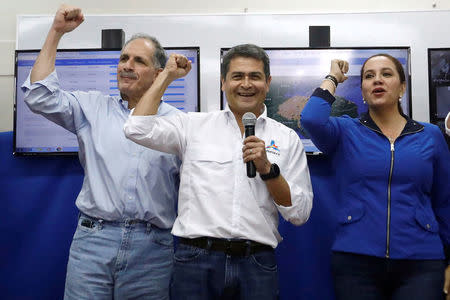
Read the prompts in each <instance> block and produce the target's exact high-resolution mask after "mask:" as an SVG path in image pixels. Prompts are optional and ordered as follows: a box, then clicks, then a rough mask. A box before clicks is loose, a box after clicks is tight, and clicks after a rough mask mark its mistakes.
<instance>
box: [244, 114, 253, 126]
mask: <svg viewBox="0 0 450 300" xmlns="http://www.w3.org/2000/svg"><path fill="white" fill-rule="evenodd" d="M242 123H243V124H244V127H245V126H255V124H256V116H255V114H254V113H252V112H246V113H245V114H244V115H243V116H242Z"/></svg>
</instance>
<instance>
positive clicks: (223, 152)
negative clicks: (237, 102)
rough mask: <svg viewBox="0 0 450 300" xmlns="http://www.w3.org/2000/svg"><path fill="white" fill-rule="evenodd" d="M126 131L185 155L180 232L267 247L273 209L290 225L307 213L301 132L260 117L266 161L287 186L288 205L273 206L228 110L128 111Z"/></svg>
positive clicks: (272, 238)
mask: <svg viewBox="0 0 450 300" xmlns="http://www.w3.org/2000/svg"><path fill="white" fill-rule="evenodd" d="M124 131H125V135H126V136H127V137H128V138H129V139H131V140H133V141H135V142H136V143H138V144H141V145H143V146H146V147H149V148H152V149H155V150H158V151H162V152H167V153H172V154H176V155H178V156H179V157H180V158H181V160H182V166H181V169H180V176H181V178H180V191H179V196H178V217H177V219H176V220H175V224H174V227H173V230H172V233H173V234H174V235H176V236H180V237H185V238H196V237H202V236H207V237H215V238H230V239H249V240H253V241H257V242H260V243H263V244H266V245H270V246H272V247H274V248H275V247H276V246H277V244H278V242H280V241H281V236H280V234H279V233H278V230H277V227H278V212H280V213H281V215H282V216H283V217H284V219H286V220H288V221H290V222H291V223H293V224H295V225H301V224H303V223H305V222H306V221H307V220H308V217H309V214H310V211H311V208H312V198H313V193H312V186H311V180H310V176H309V170H308V166H307V161H306V155H305V151H304V149H303V145H302V142H301V141H300V139H299V137H298V135H297V134H296V133H295V132H294V131H293V130H292V129H290V128H288V127H286V126H285V125H283V124H281V123H279V122H276V121H275V120H272V119H270V118H268V117H267V114H266V110H264V113H263V114H262V115H261V116H260V117H259V118H258V119H257V122H256V126H255V136H257V137H258V138H260V139H262V140H264V142H265V144H266V153H267V157H268V159H269V161H270V162H272V163H276V164H278V166H279V167H280V170H281V174H282V175H283V177H284V178H285V180H286V181H287V183H288V184H289V187H290V193H291V202H292V206H290V207H283V206H279V205H277V204H276V203H275V202H274V200H273V198H272V196H271V195H270V194H269V191H268V189H267V187H266V184H265V182H264V181H263V180H262V179H261V178H260V177H259V174H258V175H257V176H256V177H255V178H248V177H247V174H246V165H245V164H244V162H243V158H242V155H243V154H242V147H243V140H244V137H243V136H242V134H241V131H240V129H239V126H238V124H237V122H236V119H235V117H234V115H233V113H232V112H231V111H230V110H229V109H227V110H224V111H217V112H210V113H188V114H179V115H173V116H164V117H163V116H132V115H130V117H129V118H128V120H127V122H126V123H125V125H124Z"/></svg>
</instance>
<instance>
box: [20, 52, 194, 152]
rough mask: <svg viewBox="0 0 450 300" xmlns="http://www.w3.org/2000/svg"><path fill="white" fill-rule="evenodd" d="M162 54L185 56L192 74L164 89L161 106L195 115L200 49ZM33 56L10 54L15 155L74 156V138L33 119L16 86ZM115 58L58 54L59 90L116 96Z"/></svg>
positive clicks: (113, 54)
mask: <svg viewBox="0 0 450 300" xmlns="http://www.w3.org/2000/svg"><path fill="white" fill-rule="evenodd" d="M166 52H167V54H168V55H169V54H170V53H175V52H176V53H180V54H183V55H185V56H186V57H188V58H189V59H190V60H191V61H192V70H191V72H189V74H188V75H187V76H186V77H184V78H180V79H177V80H175V81H174V82H173V83H172V84H171V85H170V86H169V87H168V88H167V91H166V92H165V94H164V96H163V101H165V102H166V103H168V104H171V105H173V106H175V107H176V108H178V109H180V110H182V111H185V112H194V111H200V74H199V59H200V49H199V47H173V48H166ZM38 54H39V50H16V53H15V105H14V154H15V155H61V154H76V153H77V152H78V141H77V138H76V136H75V134H73V133H71V132H69V131H67V130H65V129H64V128H62V127H60V126H58V125H56V124H54V123H53V122H50V121H48V120H47V119H46V118H44V117H42V116H41V115H38V114H34V113H33V112H31V111H30V109H29V108H28V107H27V105H26V104H25V102H24V93H23V91H22V89H21V86H22V84H23V83H24V81H25V80H26V78H27V76H28V74H29V72H30V70H31V68H32V67H33V65H34V62H35V60H36V58H37V56H38ZM119 56H120V50H103V49H74V50H58V52H57V54H56V71H57V73H58V78H59V80H60V85H61V88H62V89H64V90H67V91H74V90H82V91H91V90H96V91H100V92H102V93H103V94H105V95H111V96H119V90H118V88H117V64H118V62H119Z"/></svg>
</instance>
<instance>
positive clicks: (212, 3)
mask: <svg viewBox="0 0 450 300" xmlns="http://www.w3.org/2000/svg"><path fill="white" fill-rule="evenodd" d="M3 2H5V3H2V7H1V10H0V17H1V18H0V90H1V91H2V93H1V94H0V95H1V96H0V131H9V130H12V127H13V125H12V124H13V122H12V119H13V85H14V64H13V58H14V49H15V45H16V41H15V39H16V16H17V15H42V14H44V15H53V14H54V12H55V11H56V9H57V7H58V6H59V4H60V2H59V1H53V0H47V1H30V0H28V1H24V0H16V1H3ZM70 4H72V5H77V6H80V7H82V8H83V11H84V13H85V14H86V15H87V17H89V15H90V14H91V15H94V14H96V15H98V14H104V15H112V14H141V15H142V14H147V15H151V14H234V13H247V14H250V15H251V14H258V13H264V14H269V13H271V14H272V13H273V14H280V13H281V14H283V13H289V14H299V15H298V18H303V19H308V20H311V22H309V23H308V24H309V25H331V26H332V29H331V30H332V37H331V39H332V41H331V43H332V46H357V45H360V44H359V43H358V40H354V41H351V39H352V30H353V29H354V28H357V27H358V26H356V27H355V26H354V23H352V22H346V21H344V22H343V24H344V26H343V28H344V29H345V30H346V31H348V32H341V34H342V35H343V36H345V39H344V41H338V40H334V39H333V28H336V25H337V24H330V23H329V22H326V20H327V15H326V13H343V14H345V16H346V17H347V16H349V17H350V19H353V18H352V17H353V16H352V15H347V14H348V13H361V12H379V15H380V16H382V17H381V18H380V19H381V20H380V21H377V18H376V15H377V14H375V17H374V15H373V14H369V15H371V16H372V17H371V19H370V24H367V22H366V20H365V19H364V18H361V16H364V15H365V14H356V15H355V17H356V19H358V20H359V21H358V22H360V24H361V25H362V26H364V27H365V28H369V29H370V35H371V36H375V37H376V38H377V40H378V41H377V44H380V41H379V40H382V39H383V32H381V34H378V35H377V34H376V32H377V29H378V28H379V27H382V28H386V27H389V23H390V22H387V24H386V20H389V16H392V18H393V19H392V23H397V21H396V20H395V19H394V18H395V17H396V16H397V15H395V14H394V15H391V14H389V13H386V12H392V11H394V12H415V11H432V12H433V11H436V12H438V11H447V10H450V1H430V0H426V1H425V0H399V1H391V0H379V1H374V2H372V3H367V2H366V3H365V2H363V1H356V0H351V1H329V0H327V1H298V0H279V1H273V0H247V1H230V2H225V1H217V0H197V1H194V0H193V1H185V0H172V1H151V0H131V1H123V0H122V1H116V0H114V1H111V0H110V1H106V0H96V1H92V0H89V1H87V0H83V1H73V2H71V3H70ZM303 14H307V15H303ZM309 14H315V15H317V16H318V19H321V20H322V21H323V22H325V23H322V24H319V23H314V22H315V20H316V19H310V18H309V17H311V16H312V15H309ZM308 15H309V17H308ZM333 16H335V15H333ZM343 16H344V15H343ZM419 16H420V15H419ZM445 16H447V15H445ZM250 19H251V18H250ZM447 19H448V18H447ZM324 20H325V21H324ZM274 21H275V22H277V19H276V18H274ZM347 21H349V20H347ZM442 21H443V23H442V24H443V26H440V25H439V22H440V20H439V19H434V20H432V23H434V24H437V26H431V27H436V28H437V29H438V31H441V32H442V33H443V34H442V35H440V37H439V38H442V37H444V38H445V37H446V38H447V40H446V41H445V40H444V41H442V40H438V43H437V45H433V46H431V45H430V46H429V47H443V46H447V47H450V36H449V35H448V32H447V30H446V29H445V28H450V26H449V25H448V21H446V20H442ZM406 22H407V23H405V24H402V25H403V26H406V27H408V26H409V27H411V28H412V29H414V30H412V31H413V32H411V37H412V38H414V39H417V38H419V39H420V38H422V37H423V38H424V39H425V40H427V39H431V38H432V37H433V34H434V30H431V29H430V24H429V22H427V23H428V26H425V27H426V28H425V30H423V31H422V30H420V29H419V30H417V28H418V27H420V25H421V22H423V20H420V18H419V19H417V20H413V21H412V22H411V20H410V19H408V20H407V21H406ZM408 22H409V23H410V24H408ZM254 25H255V24H254ZM256 25H257V24H256ZM268 25H270V24H265V26H268ZM424 25H427V24H425V23H424ZM304 31H305V32H303V33H302V34H301V35H302V36H303V37H302V38H300V40H302V42H301V43H300V44H289V45H290V46H298V47H305V46H308V44H307V40H306V41H304V37H306V38H307V36H308V33H307V26H306V27H304ZM402 32H407V30H403V31H402ZM446 32H447V33H446ZM45 33H46V31H44V32H42V35H43V36H45ZM239 34H240V33H236V41H238V42H240V38H239ZM262 34H264V32H263V33H262ZM270 35H271V36H276V32H271V33H270ZM244 36H245V35H244ZM334 36H336V35H334ZM42 38H44V37H42ZM262 38H263V37H262V36H260V37H259V38H258V40H260V39H261V40H262ZM402 38H403V39H405V38H406V37H405V36H403V37H402ZM160 39H161V40H162V41H164V39H163V38H160ZM349 40H350V41H351V42H349ZM414 43H417V40H415V41H413V40H412V41H411V42H410V43H406V44H405V43H402V44H401V45H402V46H405V45H410V44H414ZM232 45H233V44H231V45H230V44H228V45H225V46H232ZM381 45H383V46H388V45H396V44H395V43H394V42H393V41H391V40H386V42H381ZM262 46H264V45H262ZM418 51H420V53H415V52H414V51H413V52H412V60H413V61H414V59H415V57H416V59H419V58H420V59H421V58H422V57H423V56H424V55H426V54H424V53H423V51H424V50H423V49H420V50H418ZM202 61H204V60H202ZM416 67H417V68H421V69H422V68H424V69H422V70H421V72H423V74H426V73H427V70H426V61H423V62H418V63H417V65H416ZM412 71H413V72H414V71H415V70H414V67H413V70H412ZM419 78H420V76H419V77H418V79H419ZM418 79H417V84H420V82H419V80H418ZM413 80H415V77H414V75H413ZM420 80H422V79H420ZM425 81H426V80H425ZM203 82H204V81H203ZM415 84H416V83H415V82H414V81H413V83H412V86H413V88H414V86H415ZM422 84H423V83H422ZM204 93H205V92H204V91H203V88H202V102H203V101H206V100H205V95H203V94H204ZM417 93H418V95H417V97H415V95H414V91H413V114H414V115H413V116H414V117H415V118H416V119H418V120H420V121H428V98H427V96H428V92H427V91H417ZM419 99H420V100H419ZM213 101H215V100H213ZM415 102H419V103H415ZM202 106H203V108H205V107H206V108H207V109H208V110H209V109H216V105H215V104H211V105H209V104H208V103H206V105H205V104H204V103H202Z"/></svg>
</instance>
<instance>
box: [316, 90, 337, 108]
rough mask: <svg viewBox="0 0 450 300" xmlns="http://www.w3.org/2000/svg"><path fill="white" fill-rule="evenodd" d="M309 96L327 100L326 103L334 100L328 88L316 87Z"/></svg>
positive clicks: (331, 102)
mask: <svg viewBox="0 0 450 300" xmlns="http://www.w3.org/2000/svg"><path fill="white" fill-rule="evenodd" d="M311 97H319V98H322V99H323V100H325V101H327V102H328V103H330V105H331V104H333V102H334V101H335V100H336V98H334V96H333V95H331V93H330V92H329V91H328V90H324V89H322V88H317V89H316V90H315V91H314V92H313V93H312V95H311Z"/></svg>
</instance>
